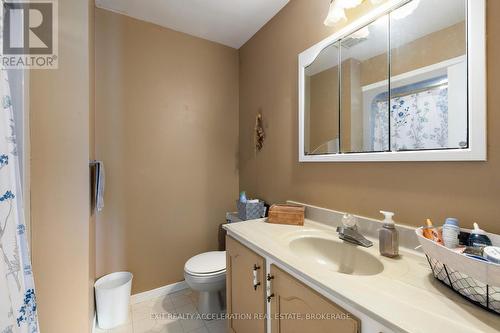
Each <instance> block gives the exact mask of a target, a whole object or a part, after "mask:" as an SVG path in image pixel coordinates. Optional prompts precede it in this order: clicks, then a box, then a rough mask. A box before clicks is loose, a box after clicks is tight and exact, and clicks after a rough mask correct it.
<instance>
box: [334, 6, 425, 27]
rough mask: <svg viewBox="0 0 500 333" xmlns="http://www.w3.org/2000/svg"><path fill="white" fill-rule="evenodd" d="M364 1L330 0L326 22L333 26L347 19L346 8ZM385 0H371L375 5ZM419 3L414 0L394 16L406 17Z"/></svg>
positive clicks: (397, 17)
mask: <svg viewBox="0 0 500 333" xmlns="http://www.w3.org/2000/svg"><path fill="white" fill-rule="evenodd" d="M363 1H365V0H330V8H329V9H328V15H327V16H326V19H325V22H324V24H325V25H326V26H330V27H331V26H333V25H335V23H338V22H340V21H342V20H344V21H347V16H346V14H345V10H346V9H351V8H355V7H357V6H359V5H361V4H362V3H363ZM384 1H385V0H370V2H371V3H372V4H373V5H378V4H380V3H382V2H384ZM419 4H420V0H413V1H411V2H409V3H408V4H407V5H405V6H403V7H401V8H400V9H398V10H397V11H395V12H394V13H393V17H394V18H395V19H397V20H399V19H402V18H405V17H406V16H408V15H410V14H411V13H413V11H414V10H415V9H416V8H417V7H418V5H419Z"/></svg>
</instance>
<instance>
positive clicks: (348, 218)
mask: <svg viewBox="0 0 500 333" xmlns="http://www.w3.org/2000/svg"><path fill="white" fill-rule="evenodd" d="M357 224H358V219H357V218H356V216H354V215H351V214H344V216H343V217H342V225H343V226H344V227H346V228H350V229H355V228H356V225H357Z"/></svg>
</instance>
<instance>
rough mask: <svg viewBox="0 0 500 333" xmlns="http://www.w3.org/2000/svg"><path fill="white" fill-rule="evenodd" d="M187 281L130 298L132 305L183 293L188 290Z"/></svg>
mask: <svg viewBox="0 0 500 333" xmlns="http://www.w3.org/2000/svg"><path fill="white" fill-rule="evenodd" d="M188 288H189V286H188V285H187V283H186V281H181V282H177V283H173V284H169V285H168V286H163V287H160V288H156V289H153V290H148V291H145V292H142V293H138V294H134V295H132V296H131V297H130V303H131V304H136V303H140V302H144V301H148V300H150V299H154V298H158V297H162V296H166V295H168V294H172V293H175V292H177V291H181V290H184V289H188Z"/></svg>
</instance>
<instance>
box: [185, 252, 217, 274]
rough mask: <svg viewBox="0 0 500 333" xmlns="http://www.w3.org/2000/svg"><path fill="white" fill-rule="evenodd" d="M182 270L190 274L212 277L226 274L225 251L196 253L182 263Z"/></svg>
mask: <svg viewBox="0 0 500 333" xmlns="http://www.w3.org/2000/svg"><path fill="white" fill-rule="evenodd" d="M184 271H185V272H186V273H187V274H189V275H192V276H203V277H214V276H217V275H225V274H226V251H214V252H206V253H202V254H198V255H197V256H194V257H192V258H191V259H189V260H188V261H187V262H186V264H185V265H184Z"/></svg>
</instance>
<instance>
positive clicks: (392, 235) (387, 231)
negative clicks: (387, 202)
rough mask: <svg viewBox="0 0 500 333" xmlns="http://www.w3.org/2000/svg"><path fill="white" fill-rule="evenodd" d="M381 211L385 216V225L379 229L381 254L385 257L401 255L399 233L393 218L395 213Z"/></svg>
mask: <svg viewBox="0 0 500 333" xmlns="http://www.w3.org/2000/svg"><path fill="white" fill-rule="evenodd" d="M380 213H382V214H384V216H385V218H384V225H383V227H382V228H381V229H380V230H379V246H380V254H381V255H383V256H385V257H389V258H395V257H397V256H399V234H398V231H397V230H396V226H395V224H394V220H393V219H392V217H393V216H394V213H392V212H384V211H380Z"/></svg>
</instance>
